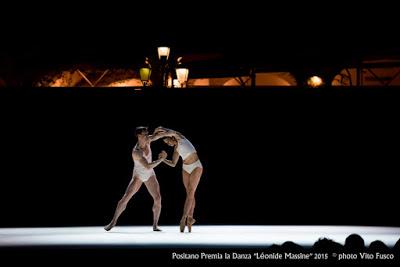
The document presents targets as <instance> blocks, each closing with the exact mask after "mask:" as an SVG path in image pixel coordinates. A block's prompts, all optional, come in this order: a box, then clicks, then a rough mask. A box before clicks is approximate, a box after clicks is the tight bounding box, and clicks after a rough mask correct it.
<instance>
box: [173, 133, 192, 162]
mask: <svg viewBox="0 0 400 267" xmlns="http://www.w3.org/2000/svg"><path fill="white" fill-rule="evenodd" d="M176 151H177V152H178V154H179V155H180V156H181V157H182V159H183V160H185V159H186V158H187V157H188V156H190V155H191V154H193V153H196V149H195V148H194V146H193V145H192V143H190V141H189V140H187V139H186V138H182V139H179V140H178V146H177V148H176Z"/></svg>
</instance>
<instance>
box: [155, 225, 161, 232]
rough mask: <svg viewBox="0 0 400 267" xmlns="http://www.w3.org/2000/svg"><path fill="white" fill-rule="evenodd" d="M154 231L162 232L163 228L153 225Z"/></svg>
mask: <svg viewBox="0 0 400 267" xmlns="http://www.w3.org/2000/svg"><path fill="white" fill-rule="evenodd" d="M153 231H154V232H161V231H162V230H161V229H160V228H158V226H153Z"/></svg>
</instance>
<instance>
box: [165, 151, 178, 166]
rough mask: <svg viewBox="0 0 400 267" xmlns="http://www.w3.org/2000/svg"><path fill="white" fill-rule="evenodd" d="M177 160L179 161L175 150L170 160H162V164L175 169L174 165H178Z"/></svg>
mask: <svg viewBox="0 0 400 267" xmlns="http://www.w3.org/2000/svg"><path fill="white" fill-rule="evenodd" d="M178 160H179V154H178V152H177V151H176V149H175V150H174V154H172V160H168V159H164V163H165V164H167V165H168V166H170V167H175V166H176V163H178Z"/></svg>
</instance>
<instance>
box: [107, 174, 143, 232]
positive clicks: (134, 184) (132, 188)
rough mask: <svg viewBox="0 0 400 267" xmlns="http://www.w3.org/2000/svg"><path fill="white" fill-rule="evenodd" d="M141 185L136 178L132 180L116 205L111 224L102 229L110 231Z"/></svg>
mask: <svg viewBox="0 0 400 267" xmlns="http://www.w3.org/2000/svg"><path fill="white" fill-rule="evenodd" d="M142 183H143V182H142V181H141V180H140V179H139V178H137V177H133V178H132V180H131V181H130V183H129V185H128V187H127V188H126V191H125V194H124V195H123V196H122V198H121V200H120V201H118V205H117V208H116V209H115V212H114V216H113V218H112V220H111V222H110V223H109V224H108V225H107V226H105V227H104V229H105V230H106V231H110V230H111V229H112V228H113V227H114V226H115V225H116V224H117V221H118V218H119V216H120V215H121V214H122V212H123V211H124V210H125V208H126V205H127V204H128V202H129V200H130V199H131V198H132V197H133V195H134V194H136V192H137V191H138V190H139V189H140V187H141V186H142Z"/></svg>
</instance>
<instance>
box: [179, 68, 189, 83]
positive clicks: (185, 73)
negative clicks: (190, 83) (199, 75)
mask: <svg viewBox="0 0 400 267" xmlns="http://www.w3.org/2000/svg"><path fill="white" fill-rule="evenodd" d="M176 77H177V78H178V81H179V82H180V83H181V84H184V83H185V82H187V80H188V78H189V69H187V68H176Z"/></svg>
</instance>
